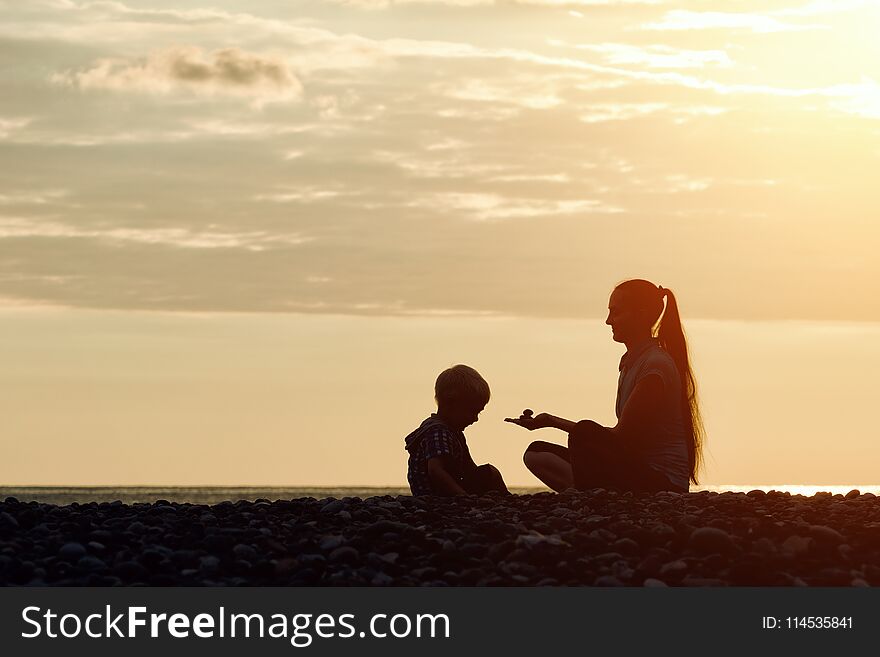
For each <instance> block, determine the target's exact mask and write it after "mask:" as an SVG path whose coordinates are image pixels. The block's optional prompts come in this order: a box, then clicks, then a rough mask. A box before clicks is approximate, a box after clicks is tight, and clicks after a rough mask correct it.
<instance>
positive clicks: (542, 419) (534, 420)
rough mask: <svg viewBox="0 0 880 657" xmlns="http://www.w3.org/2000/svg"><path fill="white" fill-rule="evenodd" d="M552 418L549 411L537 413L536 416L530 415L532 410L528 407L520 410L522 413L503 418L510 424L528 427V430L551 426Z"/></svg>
mask: <svg viewBox="0 0 880 657" xmlns="http://www.w3.org/2000/svg"><path fill="white" fill-rule="evenodd" d="M552 420H553V416H552V415H550V414H549V413H538V414H537V415H536V416H534V417H532V410H531V409H530V408H527V409H526V410H524V411H523V412H522V415H520V416H519V417H515V418H514V417H506V418H504V421H505V422H510V423H511V424H515V425H517V426H520V427H523V428H524V429H528V430H529V431H534V430H535V429H544V428H546V427H552V426H553V422H552Z"/></svg>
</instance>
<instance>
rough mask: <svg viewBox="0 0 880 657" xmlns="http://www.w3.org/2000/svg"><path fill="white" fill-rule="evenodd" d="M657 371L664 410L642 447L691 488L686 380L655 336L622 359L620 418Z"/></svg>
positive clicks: (659, 467)
mask: <svg viewBox="0 0 880 657" xmlns="http://www.w3.org/2000/svg"><path fill="white" fill-rule="evenodd" d="M650 375H657V376H659V377H660V379H661V380H662V381H663V395H664V399H663V410H662V412H661V414H660V419H659V423H658V425H657V427H656V430H655V431H654V432H652V433H653V435H650V436H645V440H644V441H640V449H641V451H642V453H643V454H644V456H645V459H646V460H647V462H648V465H650V466H651V467H652V468H654V469H656V470H659V471H660V472H662V473H663V474H665V475H666V476H667V477H668V478H669V481H670V483H671V484H672V485H673V486H675V487H676V488H678V489H681V490H687V489H688V481H689V479H690V466H689V462H688V450H687V440H688V432H687V425H686V423H685V418H684V415H683V414H684V406H683V400H682V383H681V377H680V376H679V374H678V368H677V367H676V366H675V361H673V360H672V356H670V355H669V354H668V353H667V352H666V351H665V350H664V349H663V348H662V347H661V346H660V343H659V342H658V341H657V339H656V338H651V339H650V340H646V341H645V342H643V343H641V344H640V345H637V346H635V347H633V348H632V349H631V350H629V351H627V352H626V353H625V354H624V355H623V358H621V359H620V378H619V379H618V382H617V405H616V408H615V412H616V413H617V418H618V419H620V414H621V413H622V412H623V407H624V406H625V405H626V402H627V400H628V399H629V397H630V395H631V394H632V392H633V390H635V389H636V386H637V385H638V384H639V382H640V381H641V380H642V379H644V378H645V377H647V376H650Z"/></svg>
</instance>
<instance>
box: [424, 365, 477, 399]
mask: <svg viewBox="0 0 880 657" xmlns="http://www.w3.org/2000/svg"><path fill="white" fill-rule="evenodd" d="M489 396H490V392H489V384H488V383H486V379H484V378H483V377H482V376H480V373H479V372H477V370H475V369H474V368H473V367H468V366H467V365H455V366H454V367H450V368H449V369H448V370H443V371H442V372H440V376H438V377H437V382H436V383H435V384H434V399H436V400H437V403H438V404H442V403H448V402H451V401H473V402H483V403H484V404H488V403H489Z"/></svg>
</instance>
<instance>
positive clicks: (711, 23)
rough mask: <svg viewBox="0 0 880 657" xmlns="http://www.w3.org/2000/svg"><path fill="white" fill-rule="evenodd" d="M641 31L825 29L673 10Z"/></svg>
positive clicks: (761, 16)
mask: <svg viewBox="0 0 880 657" xmlns="http://www.w3.org/2000/svg"><path fill="white" fill-rule="evenodd" d="M641 29H644V30H664V31H678V30H718V29H722V30H748V31H751V32H760V33H764V32H793V31H801V30H817V29H828V26H826V25H798V24H795V23H784V22H782V21H780V20H778V19H776V18H773V17H772V16H768V15H766V14H749V13H730V12H722V11H686V10H675V11H670V12H667V13H666V14H665V15H664V16H663V19H662V20H661V21H660V22H658V23H645V24H644V25H642V26H641Z"/></svg>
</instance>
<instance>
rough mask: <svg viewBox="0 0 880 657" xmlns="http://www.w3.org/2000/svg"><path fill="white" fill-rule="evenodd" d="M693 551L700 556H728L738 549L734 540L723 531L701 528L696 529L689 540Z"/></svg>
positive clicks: (713, 528)
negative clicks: (716, 553)
mask: <svg viewBox="0 0 880 657" xmlns="http://www.w3.org/2000/svg"><path fill="white" fill-rule="evenodd" d="M688 543H689V545H690V547H691V549H692V550H694V551H695V552H697V553H699V554H712V553H715V552H718V553H720V554H728V553H730V552H733V551H734V550H735V549H736V546H735V545H734V543H733V539H732V538H730V534H728V533H727V532H726V531H724V530H723V529H719V528H717V527H700V528H698V529H695V530H694V531H693V532H692V533H691V536H690V539H689V540H688Z"/></svg>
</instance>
